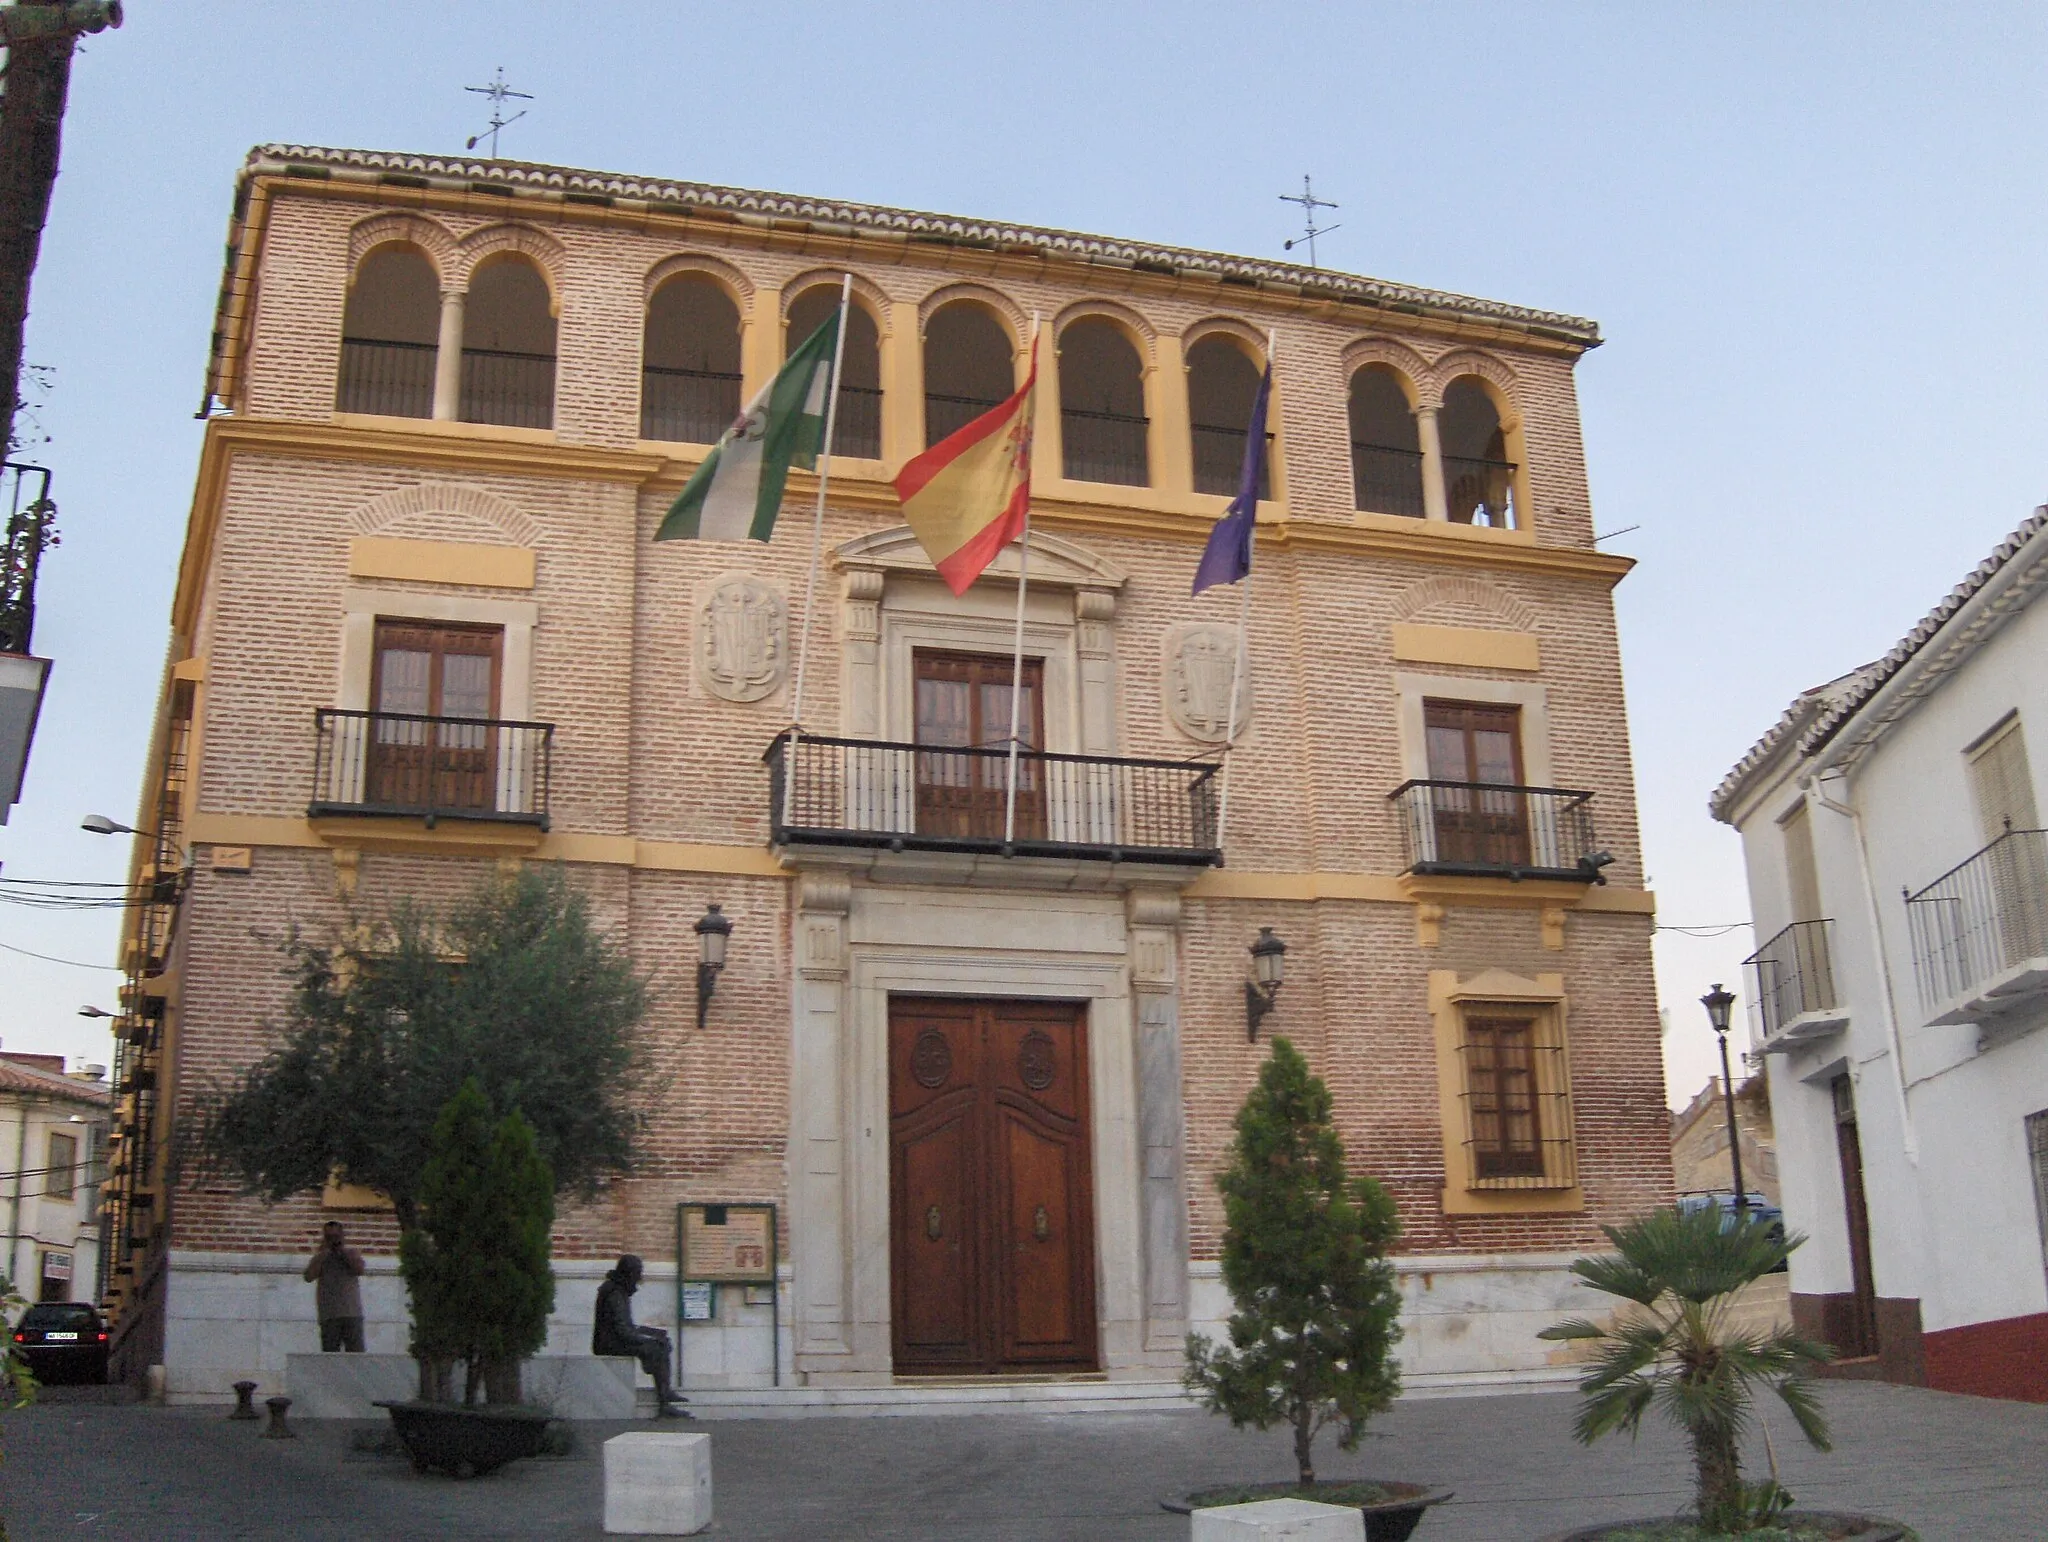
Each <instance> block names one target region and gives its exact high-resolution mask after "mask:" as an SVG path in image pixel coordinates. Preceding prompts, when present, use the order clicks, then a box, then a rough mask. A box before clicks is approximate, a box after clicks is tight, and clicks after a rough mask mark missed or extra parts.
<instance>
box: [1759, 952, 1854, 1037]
mask: <svg viewBox="0 0 2048 1542" xmlns="http://www.w3.org/2000/svg"><path fill="white" fill-rule="evenodd" d="M1832 925H1834V923H1833V922H1832V921H1794V922H1793V923H1792V924H1791V925H1790V926H1788V927H1786V928H1785V929H1784V930H1783V931H1782V932H1780V933H1778V935H1777V936H1775V937H1773V938H1772V939H1771V940H1770V941H1769V942H1767V943H1765V944H1764V945H1763V946H1762V947H1760V948H1758V949H1757V950H1756V951H1755V952H1754V953H1752V954H1750V955H1749V957H1748V958H1746V959H1744V960H1743V963H1745V964H1747V965H1748V966H1749V967H1750V968H1752V969H1754V970H1755V971H1756V999H1757V1006H1758V1008H1759V1009H1760V1010H1761V1011H1762V1013H1763V1020H1764V1047H1765V1048H1766V1049H1772V1050H1775V1049H1788V1048H1790V1047H1791V1046H1792V1045H1794V1044H1803V1043H1805V1042H1806V1041H1807V1040H1809V1039H1816V1038H1819V1037H1820V1036H1821V1035H1822V1034H1826V1033H1832V1032H1833V1031H1834V1030H1835V1029H1837V1028H1839V1027H1841V1026H1842V1025H1843V1024H1844V1023H1846V1022H1847V1021H1848V1020H1849V1014H1848V1013H1847V1012H1845V1011H1843V1010H1842V1009H1841V1006H1840V1004H1839V1003H1838V1002H1837V1001H1836V999H1835V964H1834V956H1833V954H1832V953H1831V952H1830V950H1829V947H1828V928H1829V927H1831V926H1832Z"/></svg>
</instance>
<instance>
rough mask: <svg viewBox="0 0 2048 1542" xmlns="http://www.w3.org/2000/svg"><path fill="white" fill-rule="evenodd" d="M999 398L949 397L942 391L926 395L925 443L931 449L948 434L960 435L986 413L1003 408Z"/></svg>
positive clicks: (930, 392) (926, 393)
mask: <svg viewBox="0 0 2048 1542" xmlns="http://www.w3.org/2000/svg"><path fill="white" fill-rule="evenodd" d="M1002 404H1003V399H1002V398H1001V397H1000V396H998V397H994V398H991V399H984V398H982V397H979V396H948V395H946V394H945V393H943V392H940V391H927V392H925V394H924V442H925V447H926V448H927V449H929V448H930V447H931V446H933V445H935V444H937V443H938V442H939V441H940V440H941V439H944V438H945V437H946V436H947V435H948V434H953V433H958V432H959V431H960V430H961V429H963V428H965V427H966V426H967V425H968V424H969V423H972V422H973V421H974V420H975V419H976V418H978V417H980V416H981V415H982V414H983V413H984V412H991V411H993V410H994V409H995V408H997V407H1000V406H1002Z"/></svg>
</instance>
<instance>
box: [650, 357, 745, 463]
mask: <svg viewBox="0 0 2048 1542" xmlns="http://www.w3.org/2000/svg"><path fill="white" fill-rule="evenodd" d="M739 415H740V377H739V376H738V375H737V374H731V373H728V372H726V371H724V370H712V369H657V368H656V367H655V366H654V365H652V364H650V365H648V366H647V367H646V368H645V369H644V370H642V371H641V372H640V437H641V438H642V439H660V440H663V441H665V442H667V443H670V444H716V443H718V440H719V436H720V435H722V434H724V432H725V431H726V430H727V429H728V428H731V427H732V423H733V419H734V418H736V417H738V416H739Z"/></svg>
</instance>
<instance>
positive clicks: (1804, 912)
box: [1778, 803, 1825, 921]
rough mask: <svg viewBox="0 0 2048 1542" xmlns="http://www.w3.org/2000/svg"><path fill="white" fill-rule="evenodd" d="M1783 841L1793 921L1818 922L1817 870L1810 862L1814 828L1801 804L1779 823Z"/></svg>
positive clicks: (1818, 886) (1803, 805)
mask: <svg viewBox="0 0 2048 1542" xmlns="http://www.w3.org/2000/svg"><path fill="white" fill-rule="evenodd" d="M1778 828H1779V829H1780V830H1781V831H1783V832H1784V838H1785V879H1786V884H1787V887H1788V888H1789V890H1790V892H1791V898H1792V919H1793V920H1794V921H1818V920H1820V919H1821V918H1822V916H1823V915H1824V914H1825V912H1823V911H1822V910H1821V908H1820V868H1819V867H1818V865H1817V864H1816V863H1815V862H1814V858H1813V824H1812V821H1811V820H1810V819H1809V818H1808V817H1807V812H1806V805H1805V804H1804V803H1801V804H1800V805H1799V806H1798V807H1796V808H1795V809H1793V810H1792V812H1791V813H1789V814H1787V815H1786V816H1785V817H1784V818H1783V819H1782V820H1780V821H1779V823H1778Z"/></svg>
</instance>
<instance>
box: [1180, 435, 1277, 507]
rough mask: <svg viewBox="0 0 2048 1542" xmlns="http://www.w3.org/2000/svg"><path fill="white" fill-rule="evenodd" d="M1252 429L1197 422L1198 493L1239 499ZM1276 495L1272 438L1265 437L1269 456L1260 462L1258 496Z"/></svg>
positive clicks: (1196, 463)
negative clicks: (1246, 441) (1274, 489)
mask: <svg viewBox="0 0 2048 1542" xmlns="http://www.w3.org/2000/svg"><path fill="white" fill-rule="evenodd" d="M1248 433H1249V430H1247V429H1242V428H1219V427H1217V426H1216V425H1215V424H1213V423H1197V424H1195V425H1194V426H1193V428H1192V429H1191V430H1190V434H1191V435H1192V437H1193V440H1194V451H1195V491H1196V492H1198V493H1221V494H1222V495H1223V496H1224V497H1226V498H1235V497H1236V496H1237V484H1238V479H1239V478H1241V477H1242V476H1243V475H1244V442H1245V438H1246V436H1247V435H1248ZM1272 496H1273V436H1272V435H1271V434H1268V435H1266V453H1265V455H1264V456H1263V457H1262V458H1261V459H1260V461H1259V497H1260V498H1261V499H1266V498H1271V497H1272Z"/></svg>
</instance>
